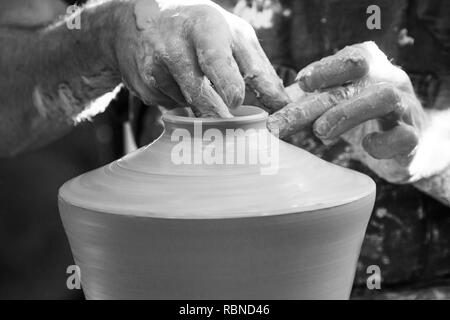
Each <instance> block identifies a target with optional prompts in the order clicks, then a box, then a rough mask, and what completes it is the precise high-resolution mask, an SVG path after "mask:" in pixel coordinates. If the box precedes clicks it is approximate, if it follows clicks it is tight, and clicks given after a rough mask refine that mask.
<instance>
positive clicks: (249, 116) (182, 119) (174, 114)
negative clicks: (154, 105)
mask: <svg viewBox="0 0 450 320" xmlns="http://www.w3.org/2000/svg"><path fill="white" fill-rule="evenodd" d="M230 112H231V114H233V115H234V117H233V118H195V117H192V116H183V115H179V114H180V113H183V109H174V110H170V111H167V112H165V113H164V114H163V116H162V120H163V121H164V122H170V123H176V124H193V123H198V122H201V123H205V124H209V125H214V124H224V123H228V124H242V123H251V122H260V121H263V120H266V119H267V117H268V116H269V114H268V113H267V112H266V111H264V110H263V109H261V108H259V107H255V106H240V107H237V108H236V109H233V110H230ZM185 113H186V112H185Z"/></svg>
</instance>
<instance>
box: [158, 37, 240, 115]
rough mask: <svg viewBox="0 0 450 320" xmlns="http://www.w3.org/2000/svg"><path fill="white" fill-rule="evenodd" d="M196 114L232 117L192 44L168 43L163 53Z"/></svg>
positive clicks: (181, 42)
mask: <svg viewBox="0 0 450 320" xmlns="http://www.w3.org/2000/svg"><path fill="white" fill-rule="evenodd" d="M161 59H162V60H163V61H164V64H165V65H166V66H167V68H168V69H169V71H170V73H171V74H172V76H173V78H174V80H175V81H176V83H177V84H178V86H179V88H180V90H181V93H182V94H183V96H184V98H185V100H186V102H187V103H188V105H190V106H191V107H192V109H193V111H194V113H195V115H196V116H197V117H217V118H232V117H233V116H232V115H231V113H230V112H229V110H228V107H227V105H226V104H225V103H224V101H223V100H222V98H221V97H220V96H219V94H218V93H217V92H216V91H215V90H214V89H213V87H212V86H211V82H210V81H209V79H208V78H207V77H206V76H205V75H204V74H203V72H202V70H201V69H200V66H199V64H198V61H197V56H196V53H195V51H194V48H193V46H192V45H191V44H190V43H187V42H185V41H183V40H181V39H174V40H173V42H172V44H170V43H169V44H168V45H167V48H166V53H165V54H164V55H162V56H161Z"/></svg>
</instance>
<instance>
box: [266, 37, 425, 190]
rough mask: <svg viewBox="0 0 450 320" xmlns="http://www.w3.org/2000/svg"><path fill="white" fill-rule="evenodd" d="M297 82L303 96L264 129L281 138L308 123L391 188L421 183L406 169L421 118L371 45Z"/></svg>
mask: <svg viewBox="0 0 450 320" xmlns="http://www.w3.org/2000/svg"><path fill="white" fill-rule="evenodd" d="M297 80H298V82H299V85H300V87H301V89H302V90H304V91H306V92H307V93H306V95H305V96H304V97H303V98H302V99H301V100H300V101H297V102H294V103H291V104H289V105H287V106H286V107H285V108H283V109H282V110H280V111H278V112H276V113H275V114H273V115H272V116H271V117H270V119H269V125H268V126H269V129H275V128H278V129H279V132H280V136H281V137H283V136H287V135H290V134H292V133H294V132H296V131H298V130H299V129H301V128H303V127H304V126H306V125H308V124H311V123H313V129H314V133H315V134H316V136H317V137H319V138H320V139H321V140H322V141H330V140H334V139H336V138H338V137H342V138H343V139H344V140H346V141H347V142H349V143H350V144H351V145H352V146H353V147H354V155H355V156H356V158H358V159H359V160H362V161H363V162H364V163H365V164H366V165H368V166H369V167H370V168H371V169H372V170H373V171H375V173H377V174H378V175H379V176H381V177H382V178H384V179H386V180H388V181H390V182H396V183H405V182H411V181H415V180H417V179H420V178H421V177H420V176H418V174H417V173H416V172H414V168H412V167H411V163H412V160H413V158H414V155H415V152H416V149H417V146H418V143H419V140H420V136H421V132H422V131H423V129H424V127H425V125H426V122H427V116H426V113H425V112H424V110H423V108H422V106H421V103H420V102H419V100H418V99H417V98H416V96H415V94H414V90H413V87H412V84H411V81H410V79H409V77H408V75H407V74H406V73H405V72H404V71H403V70H401V69H400V68H398V67H396V66H394V65H392V64H391V63H390V62H389V60H388V59H387V57H386V56H385V54H384V53H383V52H382V51H381V50H380V49H379V48H378V47H377V46H376V45H375V43H373V42H365V43H361V44H356V45H352V46H349V47H346V48H344V49H343V50H341V51H339V52H338V53H336V54H335V55H333V56H330V57H326V58H324V59H322V60H320V61H317V62H314V63H312V64H310V65H309V66H307V67H306V68H304V69H303V70H302V71H300V73H299V74H298V76H297ZM308 92H314V93H311V94H308Z"/></svg>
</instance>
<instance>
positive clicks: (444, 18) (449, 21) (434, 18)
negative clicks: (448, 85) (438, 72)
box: [416, 0, 450, 63]
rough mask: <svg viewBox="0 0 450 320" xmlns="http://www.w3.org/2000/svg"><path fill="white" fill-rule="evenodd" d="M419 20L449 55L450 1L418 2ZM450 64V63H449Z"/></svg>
mask: <svg viewBox="0 0 450 320" xmlns="http://www.w3.org/2000/svg"><path fill="white" fill-rule="evenodd" d="M416 2H417V6H416V8H417V9H416V13H417V19H418V21H420V22H421V23H422V25H423V26H424V27H425V28H426V30H427V32H428V33H429V34H430V35H431V36H432V37H433V38H434V40H435V41H436V42H437V43H438V45H439V46H441V47H442V48H443V49H444V50H446V52H447V53H449V52H450V1H448V0H416ZM449 63H450V62H449Z"/></svg>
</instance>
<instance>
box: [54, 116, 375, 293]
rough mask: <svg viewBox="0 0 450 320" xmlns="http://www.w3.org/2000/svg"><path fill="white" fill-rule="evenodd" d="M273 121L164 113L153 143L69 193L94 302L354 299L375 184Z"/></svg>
mask: <svg viewBox="0 0 450 320" xmlns="http://www.w3.org/2000/svg"><path fill="white" fill-rule="evenodd" d="M266 118H267V114H266V113H265V112H263V111H260V110H259V109H258V108H255V107H241V108H240V109H238V110H237V111H236V117H235V118H232V119H226V120H218V119H195V118H189V117H182V116H177V115H173V114H171V115H169V114H167V115H164V117H163V120H164V123H165V132H164V133H163V135H162V136H161V137H160V138H159V139H158V140H157V141H155V142H154V143H153V144H151V145H149V146H146V147H144V148H141V149H139V150H137V151H135V152H133V153H131V154H129V155H127V156H125V157H124V158H122V159H120V160H118V161H116V162H113V163H111V164H110V165H108V166H105V167H103V168H99V169H97V170H94V171H92V172H88V173H86V174H84V175H82V176H80V177H77V178H75V179H72V180H70V181H69V182H67V183H66V184H64V185H63V186H62V187H61V189H60V192H59V208H60V213H61V218H62V221H63V225H64V227H65V230H66V233H67V236H68V238H69V242H70V245H71V249H72V252H73V255H74V259H75V263H76V264H77V265H78V266H79V267H80V270H81V282H82V285H83V290H84V292H85V295H86V297H87V298H88V299H347V298H348V297H349V295H350V290H351V287H352V283H353V277H354V273H355V269H356V263H357V259H358V255H359V251H360V247H361V244H362V241H363V238H364V233H365V230H366V226H367V223H368V220H369V218H370V213H371V210H372V207H373V203H374V198H375V184H374V183H373V181H372V180H371V179H370V178H368V177H366V176H364V175H362V174H360V173H357V172H354V171H351V170H348V169H345V168H341V167H337V166H335V165H333V164H330V163H327V162H325V161H322V160H320V159H318V158H317V157H315V156H313V155H311V154H309V153H308V152H306V151H304V150H301V149H298V148H296V147H294V146H291V145H289V144H287V143H284V142H282V141H280V140H278V139H277V138H276V137H274V136H273V135H271V134H270V133H269V132H268V131H267V130H266Z"/></svg>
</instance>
